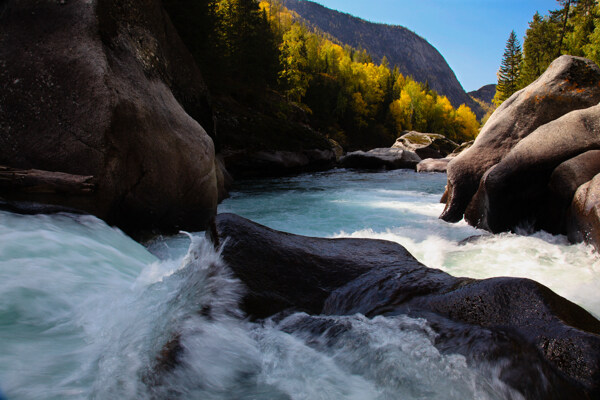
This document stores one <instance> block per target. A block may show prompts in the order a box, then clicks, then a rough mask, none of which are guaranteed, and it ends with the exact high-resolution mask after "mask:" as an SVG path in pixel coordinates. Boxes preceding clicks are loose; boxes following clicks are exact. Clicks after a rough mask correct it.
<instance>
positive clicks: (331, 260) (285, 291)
mask: <svg viewBox="0 0 600 400" xmlns="http://www.w3.org/2000/svg"><path fill="white" fill-rule="evenodd" d="M211 235H212V238H213V240H214V241H216V242H217V243H220V244H221V246H222V247H221V249H222V257H223V259H224V260H225V262H226V263H227V264H228V265H229V267H230V268H231V269H232V270H233V273H234V274H235V275H236V276H237V277H238V278H239V279H240V280H241V281H242V282H243V283H244V284H245V285H246V286H247V288H248V291H247V294H246V296H245V297H244V299H243V308H244V310H245V311H246V312H247V313H248V314H250V316H251V317H254V318H263V317H266V316H269V315H273V314H275V313H278V312H282V311H285V310H300V311H305V312H307V313H309V314H324V315H351V314H354V313H362V314H364V315H366V316H368V317H374V316H376V315H397V314H408V315H410V316H415V317H422V318H425V319H427V320H428V321H429V323H430V324H431V326H432V328H434V329H435V330H436V332H437V334H438V339H437V340H436V343H435V344H436V346H438V347H439V348H440V349H442V350H443V351H447V352H458V353H462V354H465V355H466V356H467V358H468V359H469V360H471V361H472V362H477V361H498V360H504V361H503V362H505V364H504V365H506V366H508V367H507V368H506V369H505V370H503V371H502V373H501V375H500V377H501V379H503V380H505V381H506V382H507V383H509V384H510V385H511V386H513V387H515V388H517V389H518V390H520V391H521V392H522V393H523V394H524V395H525V396H526V397H527V398H547V399H564V398H572V399H579V398H597V397H598V396H599V395H600V321H598V320H596V319H595V318H594V317H593V316H591V315H590V314H589V313H588V312H586V311H585V310H583V309H582V308H581V307H579V306H577V305H575V304H573V303H571V302H569V301H568V300H566V299H564V298H562V297H560V296H558V295H556V294H555V293H553V292H552V291H551V290H549V289H548V288H546V287H544V286H543V285H540V284H539V283H536V282H534V281H531V280H528V279H521V278H493V279H486V280H473V279H467V278H456V277H452V276H450V275H448V274H446V273H445V272H443V271H440V270H436V269H430V268H427V267H425V266H424V265H422V264H420V263H419V262H418V261H417V260H416V259H414V257H412V256H411V255H410V253H408V252H407V251H406V249H404V248H403V247H402V246H400V245H398V244H396V243H392V242H386V241H381V240H367V239H321V238H309V237H303V236H298V235H292V234H289V233H284V232H278V231H274V230H272V229H269V228H267V227H264V226H261V225H258V224H256V223H253V222H251V221H249V220H246V219H244V218H241V217H239V216H236V215H232V214H220V215H218V216H217V218H216V223H215V226H214V229H213V231H212V234H211ZM307 321H308V322H309V323H308V325H307V324H303V325H302V326H296V327H289V330H290V331H293V330H301V329H313V328H314V329H317V330H319V329H322V330H326V329H328V326H330V325H328V323H327V321H325V323H324V322H323V320H318V321H316V322H315V323H312V322H310V321H311V317H307ZM312 321H313V322H314V321H315V320H312ZM311 323H312V324H313V328H310V326H311ZM331 323H333V324H334V323H335V322H331ZM315 324H316V325H315ZM334 331H335V330H334Z"/></svg>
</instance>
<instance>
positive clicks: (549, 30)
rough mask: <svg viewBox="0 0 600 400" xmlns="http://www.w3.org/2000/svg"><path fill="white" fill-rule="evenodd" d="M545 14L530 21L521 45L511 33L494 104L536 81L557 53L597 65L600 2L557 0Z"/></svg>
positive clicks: (599, 53) (538, 15)
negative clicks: (554, 5)
mask: <svg viewBox="0 0 600 400" xmlns="http://www.w3.org/2000/svg"><path fill="white" fill-rule="evenodd" d="M557 2H558V6H559V7H558V8H557V9H556V10H550V11H549V13H548V15H545V16H542V15H540V14H539V13H536V14H535V15H534V16H533V19H532V20H531V21H530V22H529V28H528V29H527V31H526V35H525V39H524V41H523V46H522V47H521V44H520V42H519V40H518V38H517V37H516V35H515V33H514V31H513V32H511V34H510V36H509V38H508V41H507V44H506V49H505V51H504V55H503V57H502V65H501V67H500V70H499V72H498V85H497V92H496V96H495V97H494V103H495V104H497V105H499V104H501V103H502V102H503V101H504V100H506V99H507V98H508V97H510V96H511V95H512V94H513V93H514V92H516V91H517V90H519V89H521V88H524V87H525V86H527V85H529V84H530V83H531V82H533V81H534V80H536V79H537V78H538V77H539V76H540V75H541V74H542V73H543V72H544V71H545V70H546V68H548V65H550V63H551V62H552V61H553V60H554V59H555V58H556V57H558V56H560V55H563V54H569V55H573V56H581V57H586V58H589V59H591V60H593V61H595V62H596V63H597V64H600V4H599V3H598V1H597V0H558V1H557Z"/></svg>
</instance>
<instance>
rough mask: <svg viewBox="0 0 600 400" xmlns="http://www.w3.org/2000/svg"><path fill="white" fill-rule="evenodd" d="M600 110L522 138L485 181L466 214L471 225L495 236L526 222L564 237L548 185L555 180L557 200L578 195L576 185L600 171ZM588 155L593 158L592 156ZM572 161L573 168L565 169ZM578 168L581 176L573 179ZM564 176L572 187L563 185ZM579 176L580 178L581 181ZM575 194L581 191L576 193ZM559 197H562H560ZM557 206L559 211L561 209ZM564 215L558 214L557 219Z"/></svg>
mask: <svg viewBox="0 0 600 400" xmlns="http://www.w3.org/2000/svg"><path fill="white" fill-rule="evenodd" d="M599 132H600V105H597V106H594V107H590V108H587V109H584V110H577V111H572V112H570V113H568V114H566V115H564V116H562V117H561V118H558V119H556V120H554V121H552V122H550V123H548V124H545V125H543V126H541V127H539V128H538V129H536V130H535V131H534V132H532V133H531V134H529V135H528V136H527V137H525V138H523V139H522V140H521V141H519V143H517V144H516V145H515V146H514V148H513V149H512V150H511V151H510V152H509V153H508V154H507V155H506V156H505V157H504V158H503V159H502V160H501V161H500V162H499V163H498V164H496V165H494V166H493V167H492V168H490V169H489V170H488V171H487V172H486V173H485V175H484V176H483V178H482V180H481V183H480V186H479V189H478V191H477V193H476V194H475V196H474V197H473V199H472V200H471V202H470V203H469V207H468V208H467V210H466V212H465V220H467V222H469V223H470V224H472V225H474V226H477V227H480V228H484V229H487V230H489V231H491V232H501V231H506V230H510V229H512V228H513V227H515V226H517V225H519V224H522V223H524V222H526V223H528V224H532V225H533V226H534V227H535V228H536V229H540V228H546V229H547V230H550V231H554V232H557V233H561V232H563V231H565V228H564V221H563V220H562V218H560V219H559V220H558V221H557V217H556V216H555V215H554V214H553V213H551V212H549V211H548V207H546V206H545V205H546V204H547V203H548V202H549V200H550V199H552V198H553V194H552V191H551V188H549V185H550V184H551V178H552V175H553V173H554V172H555V170H557V171H556V174H555V175H554V181H553V183H552V185H553V191H554V192H555V194H554V196H561V194H560V193H561V192H562V196H563V197H566V198H567V199H566V201H567V204H566V205H564V208H565V209H566V208H567V207H568V202H569V200H570V199H568V196H572V195H573V193H574V190H573V189H574V185H577V184H578V183H579V184H581V183H583V182H585V181H586V180H589V179H591V177H593V176H594V175H595V174H596V173H597V172H598V167H599V166H600V161H598V155H599V154H600V153H598V152H597V151H595V152H590V151H591V150H594V149H600V135H599ZM585 153H588V154H587V155H586V154H585ZM570 159H573V161H571V164H572V166H571V167H569V165H570V164H565V165H563V167H562V169H559V166H561V164H563V163H565V162H568V160H570ZM573 167H575V168H577V169H578V171H577V173H574V174H573V173H568V170H569V169H571V170H572V168H573ZM561 174H565V175H566V176H565V177H564V178H562V180H564V179H567V180H568V181H569V184H568V185H567V184H564V183H562V184H561V183H560V181H561V178H560V176H561ZM577 175H579V178H577ZM575 188H576V187H575ZM556 192H558V193H556ZM557 206H558V205H557ZM560 212H563V210H559V211H557V213H560Z"/></svg>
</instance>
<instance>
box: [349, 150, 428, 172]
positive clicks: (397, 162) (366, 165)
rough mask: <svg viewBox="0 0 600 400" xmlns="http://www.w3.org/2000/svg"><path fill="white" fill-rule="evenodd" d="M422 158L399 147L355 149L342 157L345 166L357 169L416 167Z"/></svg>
mask: <svg viewBox="0 0 600 400" xmlns="http://www.w3.org/2000/svg"><path fill="white" fill-rule="evenodd" d="M419 162H421V158H420V157H419V156H418V155H417V153H415V152H412V151H408V150H402V149H398V148H378V149H372V150H369V151H362V150H358V151H353V152H350V153H347V154H346V155H345V156H344V157H342V158H341V159H340V165H341V166H342V167H344V168H357V169H389V170H392V169H415V167H416V166H417V164H418V163H419Z"/></svg>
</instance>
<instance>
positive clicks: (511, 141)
mask: <svg viewBox="0 0 600 400" xmlns="http://www.w3.org/2000/svg"><path fill="white" fill-rule="evenodd" d="M599 82H600V68H598V66H597V65H596V64H594V63H593V62H592V61H590V60H586V59H584V58H580V57H572V56H561V57H559V58H558V59H556V60H555V61H554V62H553V63H552V64H551V65H550V66H549V67H548V69H547V70H546V72H545V73H544V74H543V75H542V76H541V77H540V78H538V79H537V80H536V81H535V82H534V83H532V84H531V85H529V86H527V87H526V88H525V89H522V90H520V91H518V92H517V93H515V94H513V95H512V96H511V97H510V98H509V99H508V100H506V101H505V102H504V103H502V105H501V106H500V107H498V109H497V110H496V111H495V112H494V114H492V116H491V117H490V119H489V120H488V121H487V123H486V124H485V126H484V127H483V129H482V131H481V133H480V134H479V136H477V139H476V140H475V143H474V144H473V146H472V147H471V148H469V149H468V150H466V151H464V152H462V153H461V154H460V155H459V156H458V157H456V158H455V159H453V160H452V161H451V162H450V164H449V165H448V171H447V172H448V185H447V188H446V191H447V194H446V196H445V197H446V198H447V202H446V208H445V209H444V211H443V213H442V215H441V216H440V218H442V219H444V220H445V221H449V222H456V221H459V220H461V219H462V217H463V214H464V213H465V210H466V209H467V206H468V205H469V202H471V199H472V198H473V195H474V194H475V192H476V191H477V189H478V188H479V184H480V181H481V178H482V177H483V175H484V174H485V173H486V171H488V170H489V169H490V168H492V167H493V166H494V165H496V164H498V163H499V162H500V161H501V160H502V159H503V158H504V157H506V155H507V154H508V153H509V152H510V151H511V150H512V149H513V148H514V147H515V145H516V144H517V143H519V142H520V141H521V140H522V139H523V138H525V137H526V136H528V135H529V134H531V133H532V132H533V131H535V130H536V129H537V128H538V127H540V126H542V125H544V124H546V123H548V122H551V121H553V120H555V119H557V118H559V117H561V116H563V115H564V114H567V113H569V112H570V111H573V110H578V109H584V108H588V107H592V106H594V105H596V104H598V102H600V85H599ZM556 148H557V149H558V148H559V147H558V146H556Z"/></svg>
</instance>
